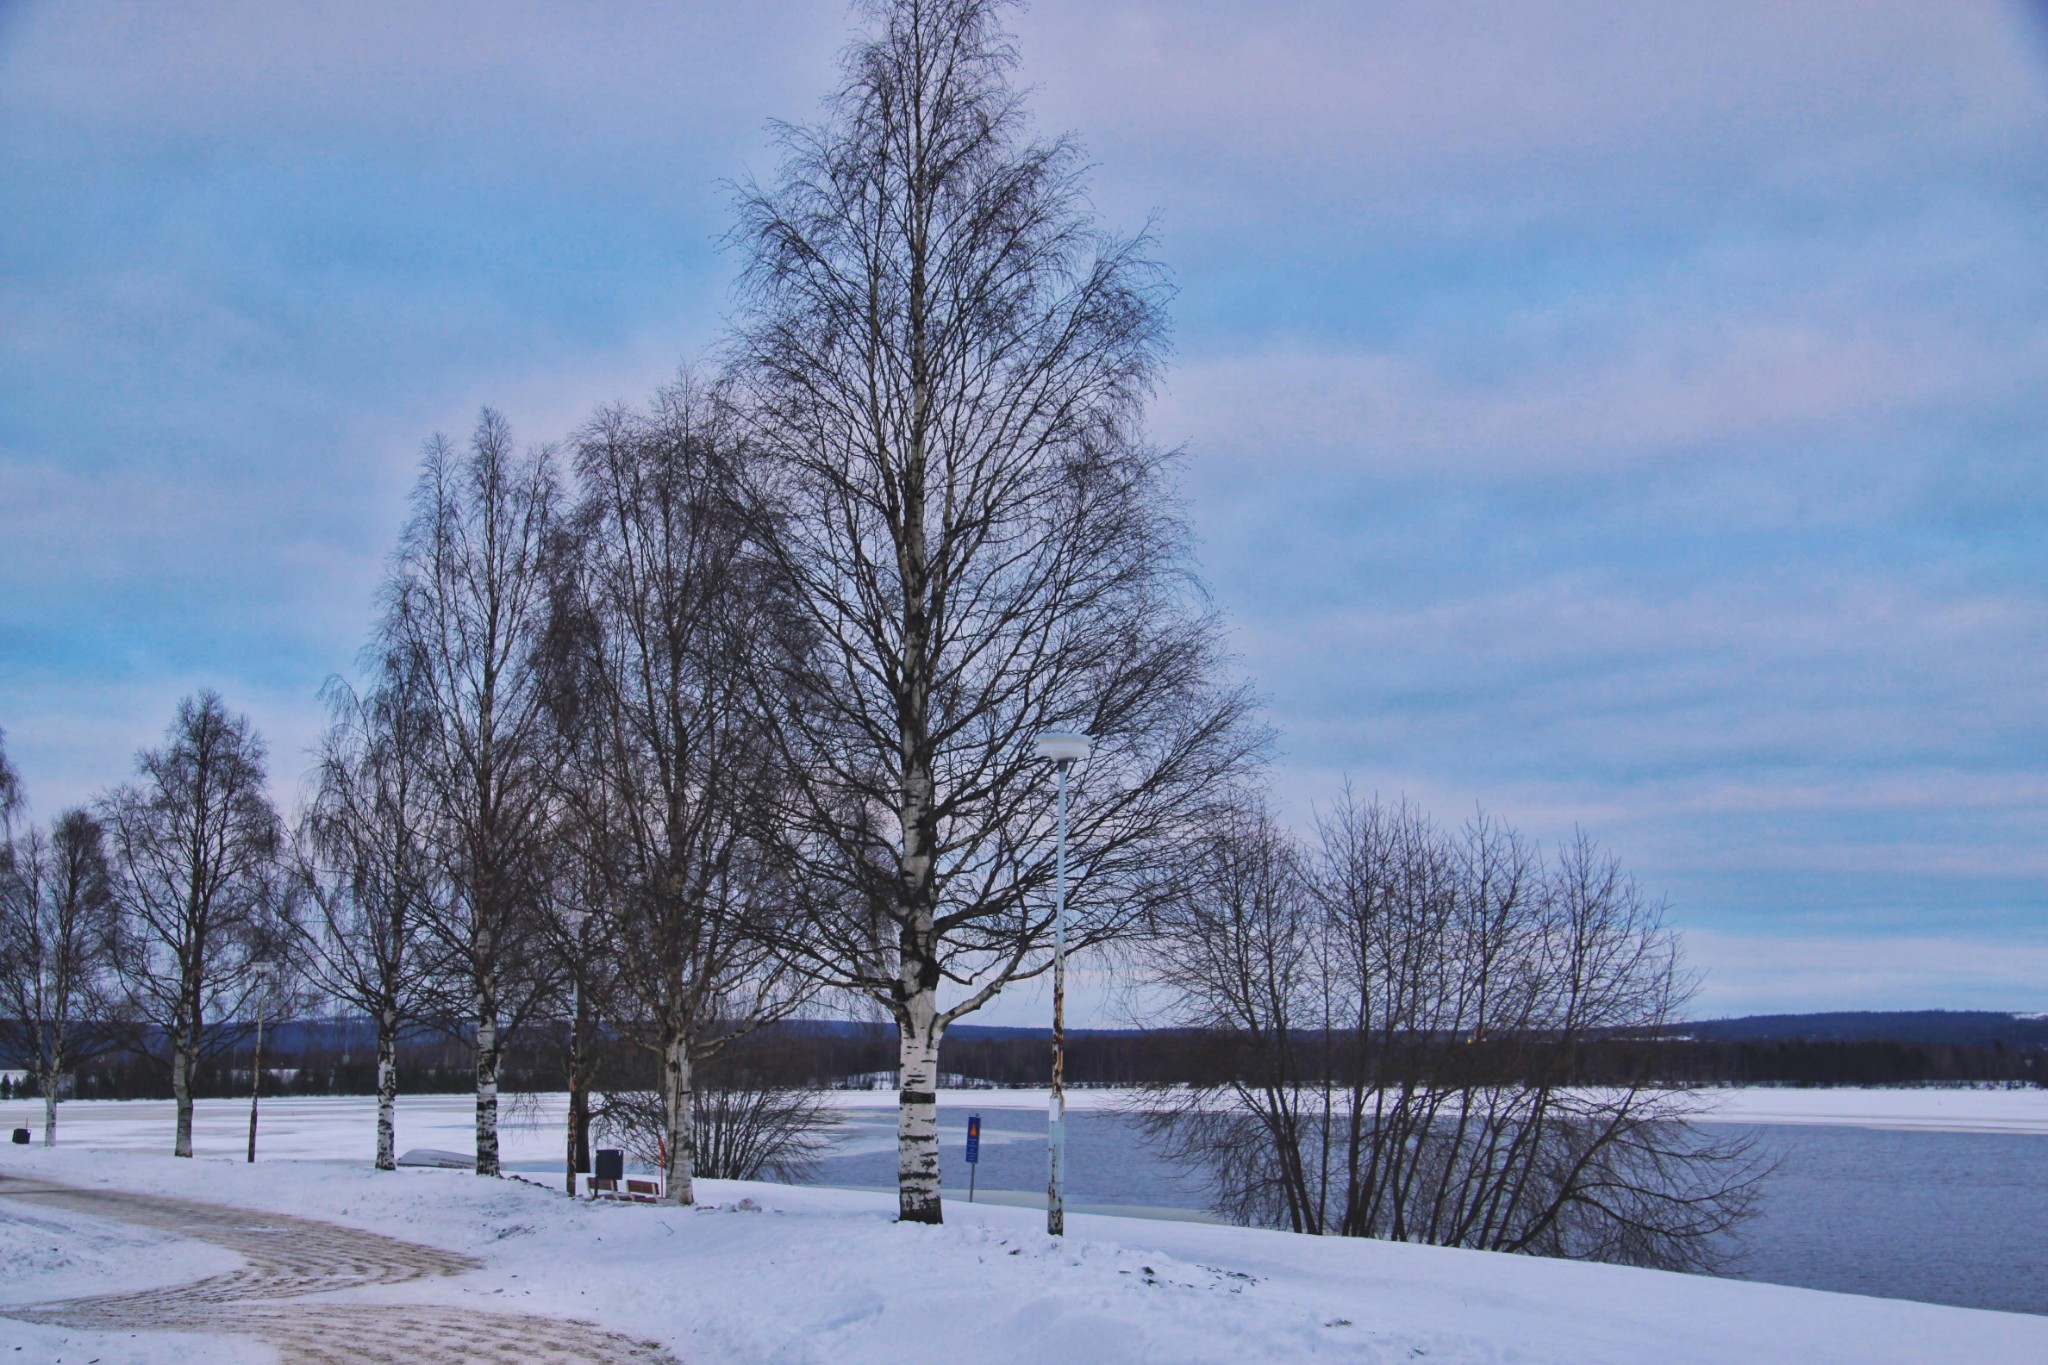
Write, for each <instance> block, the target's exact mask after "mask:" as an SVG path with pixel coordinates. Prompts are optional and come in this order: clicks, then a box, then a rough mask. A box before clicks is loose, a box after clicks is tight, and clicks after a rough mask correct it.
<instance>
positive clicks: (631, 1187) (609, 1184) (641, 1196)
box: [590, 1176, 661, 1204]
mask: <svg viewBox="0 0 2048 1365" xmlns="http://www.w3.org/2000/svg"><path fill="white" fill-rule="evenodd" d="M625 1185H626V1188H625V1189H623V1190H622V1189H620V1188H619V1182H618V1181H616V1180H599V1179H597V1178H596V1177H594V1176H593V1177H592V1178H591V1181H590V1197H591V1198H592V1199H622V1200H625V1201H627V1202H629V1203H634V1204H659V1203H660V1202H661V1182H660V1181H659V1180H639V1179H634V1178H631V1177H629V1178H628V1179H627V1180H626V1182H625Z"/></svg>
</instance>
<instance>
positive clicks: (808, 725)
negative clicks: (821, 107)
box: [735, 0, 1258, 1222]
mask: <svg viewBox="0 0 2048 1365" xmlns="http://www.w3.org/2000/svg"><path fill="white" fill-rule="evenodd" d="M862 9H863V11H864V12H865V14H866V16H867V20H868V32H867V34H866V36H864V37H862V38H860V39H859V40H858V41H856V42H855V43H854V44H853V46H852V47H851V48H850V49H849V50H848V52H847V53H846V56H845V58H844V63H843V69H844V81H843V84H842V85H841V86H840V87H839V89H838V91H837V93H836V94H834V95H833V96H832V97H831V99H830V100H829V101H828V102H827V106H826V110H825V113H824V116H823V118H822V119H821V121H819V122H818V123H816V124H814V125H811V126H803V127H783V128H781V129H780V137H781V145H782V149H783V162H782V168H781V172H780V175H779V177H778V178H777V179H776V180H775V181H774V182H773V183H772V184H770V185H768V186H766V187H761V186H754V187H751V188H749V189H747V190H745V191H744V192H743V193H742V196H741V205H740V208H741V223H740V227H739V229H738V233H737V237H738V240H739V241H740V243H741V244H742V246H743V247H744V249H745V250H746V252H747V253H748V256H747V261H746V269H745V275H744V295H743V311H742V315H741V327H742V332H741V335H740V337H739V339H738V342H737V344H736V347H735V354H736V357H737V359H738V360H739V362H740V367H741V372H742V374H743V377H744V380H745V384H746V390H747V397H748V401H749V404H750V408H751V412H752V415H753V419H754V421H755V422H756V423H757V426H756V434H757V437H758V439H759V440H760V441H761V443H762V445H763V448H764V451H765V452H766V455H767V458H768V465H767V476H766V478H765V480H764V483H763V486H762V487H761V489H760V491H759V492H758V493H757V495H756V497H755V501H754V505H755V507H756V511H757V516H758V523H757V524H758V534H759V536H760V538H761V541H762V544H763V546H764V549H765V551H766V553H767V554H768V555H769V557H770V558H771V560H772V561H773V563H774V565H775V567H776V569H777V571H778V573H779V575H780V579H781V585H782V591H783V593H784V594H785V595H786V598H787V600H788V602H789V603H790V604H791V606H792V608H793V609H794V610H795V612H796V613H797V615H798V617H799V618H800V625H801V627H802V632H801V634H800V635H798V636H796V637H795V640H796V648H795V649H793V651H792V652H791V654H790V656H789V657H788V658H786V659H785V660H784V661H783V662H782V663H781V665H780V672H779V675H778V677H777V678H776V679H775V681H774V685H773V687H772V688H769V689H767V690H768V691H770V692H771V693H772V695H774V696H776V697H778V698H783V699H785V700H784V703H783V705H782V708H781V710H780V712H779V714H778V716H777V718H776V724H775V726H774V727H773V730H772V734H773V737H774V738H775V739H776V741H777V743H778V744H779V745H780V746H781V748H782V750H783V754H784V758H785V762H786V764H787V767H788V770H789V772H790V773H791V774H792V781H793V784H794V791H793V792H792V794H791V797H790V799H789V801H788V803H787V806H786V810H785V813H784V817H783V821H782V824H783V828H784V829H785V830H786V831H787V832H788V835H789V839H790V843H791V846H792V850H793V855H794V857H795V859H796V862H797V865H798V866H799V867H800V868H801V869H802V871H803V874H804V877H805V883H804V888H803V897H804V905H805V908H806V911H807V914H808V916H809V922H808V924H807V926H806V932H805V933H804V934H803V935H801V936H798V937H797V938H796V940H795V941H794V948H795V950H796V951H798V952H801V953H804V954H807V955H808V956H809V958H810V959H811V962H812V965H813V970H815V971H816V972H817V973H818V975H819V976H820V978H821V979H822V980H824V981H827V982H830V983H832V984H834V985H835V986H840V987H844V988H848V989H851V990H853V991H857V992H860V993H862V994H865V995H866V996H868V997H870V998H872V999H873V1000H875V1001H876V1002H878V1003H879V1004H880V1005H881V1007H882V1008H883V1009H885V1010H886V1011H887V1012H888V1014H889V1015H890V1016H891V1017H892V1018H893V1019H894V1020H895V1022H896V1025H897V1029H898V1033H899V1038H900V1051H899V1063H900V1073H901V1092H900V1095H899V1106H900V1107H899V1116H898V1154H899V1161H898V1186H899V1211H900V1215H901V1217H902V1218H904V1219H905V1220H909V1221H917V1222H938V1221H940V1219H941V1216H942V1214H941V1203H940V1172H939V1152H938V1135H937V1098H936V1093H935V1092H936V1087H937V1083H938V1059H939V1044H940V1040H941V1038H942V1037H943V1035H944V1033H945V1030H946V1028H947V1026H948V1025H949V1024H951V1023H952V1022H953V1021H954V1020H957V1019H959V1018H961V1017H962V1016H963V1015H965V1014H967V1013H969V1012H971V1011H973V1010H976V1009H979V1008H980V1007H982V1006H983V1005H985V1004H986V1003H987V1002H988V1001H989V1000H991V999H992V998H994V996H995V995H996V994H997V993H998V992H999V991H1001V990H1002V989H1003V988H1004V987H1005V986H1006V985H1008V984H1010V983H1011V982H1014V981H1016V980H1018V979H1020V978H1023V977H1028V976H1031V975H1034V974H1036V973H1038V972H1040V971H1042V970H1044V969H1045V967H1046V966H1047V965H1048V964H1047V954H1046V949H1047V947H1048V943H1049V937H1050V921H1051V918H1052V914H1051V911H1052V907H1051V904H1050V896H1049V895H1048V894H1047V892H1048V885H1049V882H1050V880H1051V870H1052V856H1051V855H1052V839H1051V837H1050V829H1049V825H1050V822H1051V811H1052V777H1051V773H1050V771H1049V770H1048V768H1047V766H1046V765H1045V764H1043V763H1042V762H1040V761H1038V760H1036V759H1034V758H1033V756H1032V752H1031V741H1032V739H1033V737H1034V736H1036V735H1037V734H1039V733H1041V732H1045V731H1055V730H1058V731H1079V732H1084V733H1087V734H1089V735H1091V736H1093V737H1094V741H1095V749H1094V754H1093V756H1092V757H1091V758H1090V759H1089V760H1088V761H1087V762H1086V763H1085V764H1083V765H1082V766H1081V767H1080V768H1079V769H1077V770H1076V772H1075V773H1074V775H1073V777H1074V780H1073V786H1072V792H1073V806H1072V810H1073V820H1072V825H1071V829H1072V849H1073V859H1074V863H1073V872H1074V880H1073V889H1072V905H1073V908H1074V912H1075V913H1074V915H1073V922H1072V936H1071V937H1072V941H1074V942H1076V943H1077V944H1087V943H1091V942H1095V941H1098V940H1101V939H1103V938H1106V937H1110V936H1114V935H1115V934H1117V933H1118V932H1119V931H1120V930H1121V929H1122V928H1123V926H1125V925H1126V924H1127V923H1128V922H1129V920H1130V918H1131V916H1133V915H1135V914H1137V913H1139V912H1140V911H1141V910H1142V908H1143V907H1144V906H1145V905H1147V904H1148V903H1149V902H1150V899H1151V898H1153V897H1154V896H1156V895H1157V894H1158V891H1159V883H1160V878H1161V876H1162V875H1163V873H1164V871H1165V870H1166V869H1167V868H1169V867H1170V866H1171V865H1172V863H1173V861H1174V859H1175V857H1176V852H1175V850H1176V848H1177V847H1178V845H1179V844H1180V842H1181V841H1182V840H1183V839H1184V838H1185V837H1186V832H1187V831H1188V830H1189V829H1190V828H1191V827H1192V825H1193V823H1194V820H1195V815H1196V813H1197V812H1198V810H1199V809H1200V808H1201V807H1202V806H1203V805H1204V804H1205V803H1206V802H1207V801H1208V800H1209V799H1210V796H1211V793H1212V792H1213V791H1214V790H1215V789H1216V787H1217V785H1218V783H1219V779H1220V778H1221V777H1222V776H1224V775H1227V774H1228V773H1229V772H1230V771H1231V770H1232V769H1233V768H1234V767H1235V766H1236V765H1237V764H1239V763H1240V762H1241V761H1242V760H1243V759H1244V757H1245V755H1246V754H1247V753H1248V752H1249V751H1250V750H1252V749H1254V748H1256V747H1257V742H1258V736H1257V735H1256V734H1254V733H1253V732H1252V731H1251V730H1250V728H1249V727H1248V726H1247V725H1246V723H1245V716H1246V712H1247V707H1248V704H1247V701H1246V699H1245V697H1244V696H1243V695H1242V694H1241V693H1239V692H1235V691H1232V690H1230V689H1228V688H1224V687H1220V686H1218V685H1217V683H1216V681H1215V679H1216V677H1217V674H1218V666H1219V650H1218V644H1217V631H1216V627H1215V622H1214V620H1213V618H1212V615H1211V613H1210V611H1209V609H1208V607H1207V605H1206V600H1205V598H1204V596H1203V594H1202V592H1201V589H1200V585H1199V584H1198V583H1197V582H1196V580H1195V578H1194V576H1193V573H1192V571H1191V568H1190V565H1189V560H1188V557H1187V537H1186V532H1185V529H1184V527H1183V525H1182V524H1181V521H1180V519H1179V515H1178V506H1177V503H1176V500H1175V496H1174V493H1173V488H1172V484H1171V472H1172V461H1171V459H1170V458H1169V457H1168V456H1167V455H1166V454H1164V453H1162V452H1161V451H1159V450H1158V449H1156V448H1155V447H1153V446H1151V445H1150V444H1148V443H1147V442H1146V441H1145V439H1144V435H1143V431H1142V415H1143V414H1142V408H1143V403H1144V400H1145V399H1146V397H1147V396H1148V394H1149V392H1150V388H1151V385H1152V383H1153V381H1154V379H1155V377H1156V375H1157V373H1158V370H1159V365H1160V359H1161V353H1162V347H1163V337H1164V312H1163V303H1164V298H1165V295H1166V292H1167V290H1166V284H1165V281H1164V278H1163V275H1162V273H1161V271H1160V269H1159V268H1158V266H1157V265H1156V264H1155V263H1154V262H1153V261H1152V260H1151V259H1150V257H1149V255H1148V249H1149V245H1150V244H1149V242H1148V241H1147V239H1146V238H1145V237H1144V236H1142V235H1141V236H1137V237H1119V236H1116V235H1114V234H1112V233H1110V232H1108V231H1106V230H1105V229H1103V228H1102V227H1101V226H1100V225H1099V224H1098V223H1097V222H1096V221H1095V219H1094V218H1093V217H1092V216H1091V214H1090V212H1089V209H1088V206H1087V201H1086V196H1085V187H1084V184H1083V175H1082V172H1083V165H1082V160H1081V154H1080V151H1079V149H1078V147H1077V146H1076V145H1075V144H1074V143H1073V142H1072V141H1071V140H1069V139H1066V138H1059V137H1054V138H1041V137H1037V136H1035V135H1034V134H1033V133H1032V130H1031V129H1030V127H1029V126H1028V123H1027V119H1026V115H1025V111H1024V108H1023V105H1022V102H1021V99H1020V97H1019V95H1018V93H1017V92H1016V90H1015V89H1014V88H1013V86H1012V84H1011V81H1012V76H1013V74H1014V71H1015V67H1016V54H1015V51H1014V49H1013V47H1012V44H1011V42H1010V39H1009V38H1008V36H1007V35H1006V34H1005V33H1004V32H1003V31H1002V28H1001V26H1000V23H999V18H1000V10H1001V9H1002V6H1001V5H1000V4H997V3H993V0H874V2H873V3H869V4H866V5H863V6H862Z"/></svg>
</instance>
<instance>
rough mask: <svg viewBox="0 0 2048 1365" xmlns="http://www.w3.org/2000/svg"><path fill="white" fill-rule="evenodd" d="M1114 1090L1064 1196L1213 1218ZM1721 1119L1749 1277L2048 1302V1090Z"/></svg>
mask: <svg viewBox="0 0 2048 1365" xmlns="http://www.w3.org/2000/svg"><path fill="white" fill-rule="evenodd" d="M1117 1098H1118V1097H1115V1096H1111V1095H1105V1094H1103V1093H1101V1092H1078V1093H1077V1094H1076V1095H1075V1096H1074V1101H1075V1105H1076V1107H1075V1108H1074V1109H1072V1110H1070V1111H1069V1114H1068V1135H1067V1147H1068V1166H1069V1177H1068V1179H1069V1187H1068V1188H1069V1193H1068V1204H1069V1207H1070V1208H1072V1209H1074V1210H1076V1211H1088V1212H1101V1213H1119V1214H1125V1215H1131V1216H1139V1217H1154V1218H1159V1217H1166V1218H1175V1219H1191V1220H1202V1219H1206V1218H1207V1214H1206V1213H1205V1212H1204V1211H1203V1204H1204V1200H1203V1194H1202V1191H1201V1190H1200V1189H1199V1188H1198V1187H1196V1186H1192V1185H1190V1184H1188V1183H1186V1182H1184V1181H1183V1180H1181V1179H1179V1178H1177V1175H1176V1173H1175V1172H1174V1171H1173V1170H1172V1169H1171V1168H1169V1167H1168V1166H1166V1165H1165V1163H1163V1162H1161V1161H1160V1160H1159V1159H1158V1158H1157V1157H1156V1156H1154V1155H1153V1153H1152V1152H1151V1150H1150V1149H1149V1148H1148V1147H1147V1146H1146V1145H1145V1143H1144V1142H1143V1140H1142V1139H1141V1138H1140V1137H1139V1136H1138V1135H1137V1134H1136V1132H1135V1131H1134V1130H1133V1127H1132V1125H1131V1124H1130V1123H1129V1121H1128V1120H1126V1119H1123V1118H1121V1117H1119V1116H1118V1115H1117V1114H1116V1113H1115V1112H1114V1108H1113V1106H1114V1104H1115V1102H1116V1100H1117ZM835 1099H836V1100H838V1101H839V1102H840V1104H841V1107H842V1109H843V1111H844V1117H845V1120H846V1121H845V1122H844V1123H843V1124H842V1125H841V1126H840V1127H839V1129H838V1130H837V1131H836V1132H835V1134H834V1138H833V1147H832V1152H831V1155H830V1156H828V1158H827V1159H826V1160H825V1161H824V1162H823V1163H822V1164H821V1167H820V1169H819V1172H818V1180H819V1182H820V1183H823V1184H830V1185H845V1186H853V1187H863V1188H887V1187H891V1186H892V1185H893V1182H894V1173H895V1159H896V1158H895V1145H896V1144H895V1127H894V1124H895V1113H894V1109H893V1107H892V1106H891V1103H890V1101H891V1100H892V1099H893V1097H892V1096H890V1095H887V1094H884V1093H874V1092H855V1093H848V1094H844V1095H838V1096H835ZM61 1112H62V1117H61V1119H60V1128H59V1136H60V1139H62V1140H63V1141H64V1143H65V1145H67V1146H73V1145H77V1146H91V1147H97V1148H103V1149H112V1150H122V1151H141V1152H164V1151H168V1150H169V1148H170V1142H171V1114H172V1111H171V1106H170V1104H169V1102H167V1101H126V1102H118V1103H116V1102H80V1103H71V1104H66V1105H65V1106H64V1107H63V1110H62V1111H61ZM473 1112H474V1110H473V1101H472V1100H471V1098H470V1097H469V1096H466V1095H425V1096H406V1097H403V1098H402V1099H401V1100H400V1102H399V1130H398V1140H399V1150H400V1151H404V1150H406V1149H408V1148H412V1147H438V1148H443V1149H447V1150H452V1151H460V1152H468V1151H471V1150H473V1146H472V1142H471V1134H472V1119H473ZM248 1113H249V1109H248V1102H247V1101H246V1100H242V1101H236V1100H207V1101H202V1102H200V1104H199V1107H198V1121H197V1124H196V1128H195V1134H194V1141H195V1146H196V1148H197V1150H198V1152H199V1154H200V1155H202V1156H209V1155H210V1156H231V1157H239V1156H240V1155H241V1154H242V1151H243V1145H244V1143H245V1142H246V1141H247V1135H248ZM374 1113H375V1106H374V1102H373V1101H372V1100H371V1099H369V1098H368V1097H343V1098H336V1099H306V1100H267V1101H265V1102H264V1105H263V1110H262V1126H261V1133H260V1144H259V1155H260V1156H261V1157H267V1158H293V1159H298V1160H315V1161H351V1162H355V1161H360V1162H364V1163H367V1162H368V1160H369V1158H370V1156H371V1153H372V1150H373V1146H374V1139H373V1133H372V1122H373V1116H374ZM970 1113H978V1114H980V1115H981V1116H982V1147H981V1156H982V1160H981V1163H980V1168H979V1170H978V1172H977V1179H976V1184H977V1186H978V1189H977V1196H978V1197H981V1198H984V1199H986V1200H988V1201H989V1202H1001V1203H1012V1204H1021V1203H1036V1204H1040V1205H1042V1203H1043V1200H1044V1188H1045V1112H1044V1108H1043V1098H1042V1096H1041V1095H1039V1094H1036V1093H1034V1092H1029V1091H989V1092H958V1091H955V1092H948V1093H947V1094H946V1095H945V1097H944V1098H943V1099H942V1102H941V1105H940V1115H941V1123H942V1135H943V1141H944V1161H945V1168H944V1169H945V1180H946V1193H947V1197H948V1198H949V1199H959V1198H964V1197H965V1195H966V1193H967V1186H968V1181H967V1174H968V1173H967V1167H966V1164H965V1162H964V1161H963V1160H962V1155H963V1152H962V1148H963V1145H964V1141H965V1137H966V1128H967V1116H968V1115H969V1114H970ZM561 1115H562V1097H561V1096H559V1095H553V1096H541V1097H539V1098H538V1102H537V1103H536V1104H535V1105H533V1106H531V1107H530V1108H529V1110H528V1111H527V1112H526V1113H525V1114H524V1115H523V1116H522V1112H521V1108H520V1106H519V1105H517V1104H511V1103H508V1105H507V1106H506V1112H505V1119H504V1122H503V1125H502V1131H501V1144H502V1147H503V1151H504V1161H505V1165H506V1168H507V1170H509V1171H516V1172H518V1173H520V1174H522V1175H526V1176H528V1177H529V1178H532V1179H535V1180H540V1181H544V1182H546V1183H548V1184H553V1183H555V1181H556V1180H558V1179H559V1177H560V1174H561V1170H562V1136H561V1128H560V1124H561ZM1721 1121H1723V1122H1733V1123H1739V1124H1741V1125H1742V1126H1744V1127H1746V1128H1749V1129H1750V1130H1751V1131H1753V1132H1755V1133H1756V1134H1757V1136H1758V1137H1759V1138H1760V1139H1761V1141H1762V1143H1763V1145H1764V1147H1765V1148H1766V1150H1767V1151H1768V1152H1769V1153H1770V1154H1771V1155H1773V1156H1775V1157H1776V1158H1777V1159H1778V1161H1779V1163H1780V1165H1779V1170H1778V1172H1777V1175H1776V1176H1775V1178H1774V1179H1773V1180H1772V1181H1771V1182H1770V1184H1769V1185H1768V1187H1767V1188H1766V1191H1765V1202H1764V1206H1763V1211H1762V1213H1761V1214H1760V1215H1759V1216H1758V1217H1757V1218H1756V1219H1755V1220H1754V1221H1753V1222H1752V1223H1751V1224H1750V1226H1749V1228H1748V1231H1747V1238H1746V1240H1747V1244H1748V1245H1747V1252H1746V1256H1745V1259H1744V1262H1743V1264H1742V1265H1741V1267H1740V1269H1739V1272H1738V1273H1739V1274H1740V1275H1741V1276H1742V1277H1743V1278H1746V1279H1754V1280H1762V1281H1768V1282H1771V1283H1777V1284H1790V1285H1800V1286H1804V1287H1807V1288H1814V1289H1832V1290H1840V1291H1844V1292H1849V1293H1857V1294H1876V1295H1881V1296H1885V1297H1891V1298H1908V1299H1920V1300H1923V1301H1926V1302H1930V1303H1944V1304H1954V1305H1958V1306H1961V1307H1970V1308H2003V1309H2011V1310H2018V1311H2022V1312H2030V1313H2041V1314H2048V1094H2044V1093H2043V1092H2039V1091H2032V1092H1970V1091H1895V1092H1885V1091H1755V1092H1735V1093H1734V1094H1733V1095H1732V1096H1731V1097H1730V1100H1729V1102H1728V1103H1727V1104H1726V1105H1725V1106H1724V1108H1723V1111H1722V1114H1721ZM0 1122H4V1123H5V1124H6V1125H7V1126H9V1127H12V1126H14V1125H16V1124H27V1125H28V1126H29V1127H30V1128H32V1129H33V1130H34V1131H35V1132H36V1134H37V1136H38V1138H40V1135H41V1123H42V1119H41V1110H40V1107H39V1106H37V1105H35V1104H33V1103H27V1104H22V1103H16V1104H11V1105H0Z"/></svg>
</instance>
